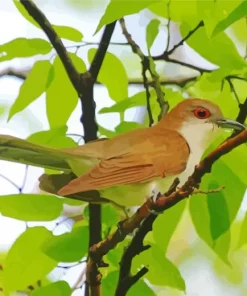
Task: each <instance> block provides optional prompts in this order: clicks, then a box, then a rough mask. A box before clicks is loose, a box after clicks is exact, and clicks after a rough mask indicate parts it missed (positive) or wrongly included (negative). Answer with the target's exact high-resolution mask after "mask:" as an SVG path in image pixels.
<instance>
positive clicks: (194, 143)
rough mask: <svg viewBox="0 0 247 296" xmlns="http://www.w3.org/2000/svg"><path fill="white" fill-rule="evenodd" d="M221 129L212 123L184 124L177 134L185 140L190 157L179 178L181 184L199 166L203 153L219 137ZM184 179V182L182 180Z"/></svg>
mask: <svg viewBox="0 0 247 296" xmlns="http://www.w3.org/2000/svg"><path fill="white" fill-rule="evenodd" d="M220 131H221V129H220V128H219V127H218V126H216V125H214V124H212V123H200V124H186V123H184V124H183V125H182V127H181V128H180V130H179V133H180V134H181V135H182V136H183V137H184V138H185V140H186V141H187V143H188V145H189V147H190V156H189V159H188V163H187V167H186V170H185V171H184V172H183V173H182V174H181V176H180V179H181V180H180V182H181V183H182V184H183V183H184V182H185V181H186V180H187V178H188V177H189V176H190V175H191V174H192V173H193V171H194V169H195V166H196V165H197V164H199V162H200V160H201V158H202V155H203V153H204V152H205V151H206V149H207V148H208V147H209V146H210V145H211V144H212V143H213V141H215V140H216V138H217V137H218V136H219V135H220ZM183 179H185V180H183Z"/></svg>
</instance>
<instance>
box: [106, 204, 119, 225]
mask: <svg viewBox="0 0 247 296" xmlns="http://www.w3.org/2000/svg"><path fill="white" fill-rule="evenodd" d="M118 220H119V215H118V213H117V211H116V209H115V208H114V207H113V206H112V205H111V204H106V205H102V223H104V224H105V225H106V226H107V227H112V226H113V225H114V226H115V225H116V224H117V223H118Z"/></svg>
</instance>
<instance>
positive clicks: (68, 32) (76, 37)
mask: <svg viewBox="0 0 247 296" xmlns="http://www.w3.org/2000/svg"><path fill="white" fill-rule="evenodd" d="M52 27H53V29H54V30H55V31H56V33H57V34H58V36H59V37H60V38H63V39H68V40H71V41H75V42H80V41H81V40H82V39H83V34H82V33H81V32H80V31H78V30H77V29H75V28H72V27H68V26H57V25H52Z"/></svg>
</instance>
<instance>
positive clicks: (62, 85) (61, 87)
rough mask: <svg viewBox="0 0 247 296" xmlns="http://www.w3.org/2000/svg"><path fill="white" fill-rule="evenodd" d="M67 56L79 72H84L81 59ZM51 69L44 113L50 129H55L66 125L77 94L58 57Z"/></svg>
mask: <svg viewBox="0 0 247 296" xmlns="http://www.w3.org/2000/svg"><path fill="white" fill-rule="evenodd" d="M69 56H70V58H71V59H72V62H73V63H74V65H75V66H76V68H77V70H78V71H79V72H81V73H82V72H85V71H86V65H85V63H84V62H83V61H82V59H80V58H79V57H78V56H77V55H76V54H74V53H69ZM53 67H54V78H53V81H52V82H51V84H50V87H49V88H48V90H47V91H46V112H47V117H48V121H49V124H50V127H51V128H56V127H60V126H65V125H66V123H67V121H68V119H69V117H70V115H71V113H72V112H73V111H74V109H75V107H76V106H77V103H78V94H77V92H76V90H75V89H74V87H73V85H72V83H71V82H70V80H69V78H68V75H67V73H66V72H65V70H64V66H63V64H62V62H61V60H60V58H59V57H58V56H57V57H56V58H55V60H54V64H53ZM58 107H59V108H58ZM58 115H59V116H58Z"/></svg>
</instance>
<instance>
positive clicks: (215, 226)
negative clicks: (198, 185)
mask: <svg viewBox="0 0 247 296" xmlns="http://www.w3.org/2000/svg"><path fill="white" fill-rule="evenodd" d="M219 187H220V184H219V183H217V182H215V181H211V182H210V183H209V185H208V190H213V189H217V188H219ZM207 204H208V212H209V217H210V232H211V237H212V239H213V241H215V240H217V239H218V238H219V237H220V236H221V235H222V234H224V233H225V232H226V231H227V230H229V228H230V224H231V223H230V218H229V212H228V205H227V203H226V199H225V196H224V192H222V191H220V192H217V193H214V194H207Z"/></svg>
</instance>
